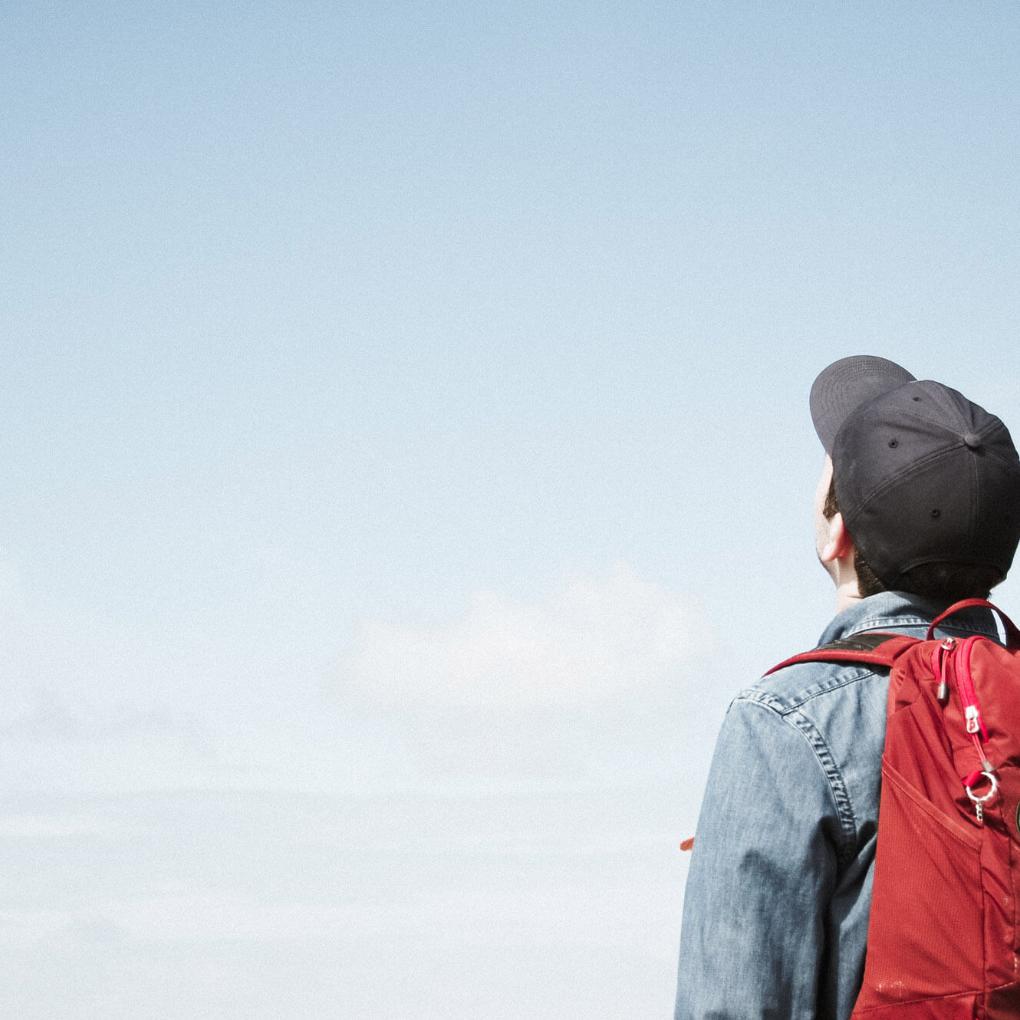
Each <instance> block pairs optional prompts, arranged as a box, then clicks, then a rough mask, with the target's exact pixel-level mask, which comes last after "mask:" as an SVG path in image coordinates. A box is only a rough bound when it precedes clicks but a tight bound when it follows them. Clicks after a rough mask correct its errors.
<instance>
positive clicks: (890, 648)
mask: <svg viewBox="0 0 1020 1020" xmlns="http://www.w3.org/2000/svg"><path fill="white" fill-rule="evenodd" d="M918 641H919V638H914V637H908V636H907V635H906V634H887V633H885V632H884V631H868V632H866V633H863V634H855V635H854V636H853V637H850V638H847V639H845V640H843V641H833V643H832V644H831V645H822V646H821V647H820V648H813V649H812V650H811V651H810V652H801V653H800V655H793V656H791V657H790V658H789V659H784V660H783V661H782V662H781V663H779V665H778V666H773V667H772V668H771V669H770V670H769V671H768V672H767V673H766V674H765V676H769V675H770V674H772V673H775V672H776V671H777V670H780V669H785V668H786V667H787V666H793V665H795V664H796V663H798V662H860V663H863V664H865V665H868V666H885V667H887V668H889V669H891V668H892V666H893V663H894V662H895V661H896V660H897V659H898V658H899V657H900V656H901V655H902V654H903V653H904V652H905V651H906V650H907V649H908V648H910V647H911V646H913V645H916V644H917V643H918Z"/></svg>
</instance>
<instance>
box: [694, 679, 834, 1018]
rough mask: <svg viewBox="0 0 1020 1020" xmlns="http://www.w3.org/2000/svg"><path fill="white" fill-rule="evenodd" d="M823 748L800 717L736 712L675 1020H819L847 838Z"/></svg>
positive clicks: (712, 805)
mask: <svg viewBox="0 0 1020 1020" xmlns="http://www.w3.org/2000/svg"><path fill="white" fill-rule="evenodd" d="M816 736H817V735H816V734H815V733H814V731H813V730H811V728H810V724H808V723H807V721H806V720H804V719H802V718H800V717H796V715H795V713H792V714H791V715H789V716H784V715H781V714H779V713H778V712H777V711H775V710H774V709H773V708H771V707H770V706H769V705H768V704H763V703H762V702H759V701H756V700H752V699H744V698H738V699H737V700H736V701H734V702H733V704H732V705H731V706H730V709H729V711H728V713H727V715H726V718H725V720H724V722H723V727H722V730H721V732H720V734H719V739H718V742H717V744H716V749H715V754H714V756H713V759H712V766H711V769H710V771H709V779H708V785H707V787H706V791H705V798H704V801H703V803H702V808H701V816H700V818H699V820H698V827H697V830H696V833H695V842H694V852H693V855H692V857H691V863H690V871H689V874H688V878H687V886H686V890H685V895H684V911H683V926H682V930H681V937H680V963H679V970H678V981H677V999H676V1014H675V1017H676V1020H756V1018H766V1017H768V1018H770V1020H813V1018H815V1017H816V1015H817V1000H818V991H819V985H820V980H821V967H822V963H823V959H824V957H825V945H824V942H825V938H824V931H825V915H826V910H827V906H828V903H829V899H830V897H831V895H832V890H833V888H834V886H835V880H836V867H837V852H838V847H837V845H836V841H837V840H838V839H839V838H840V837H839V832H840V829H839V819H838V814H837V808H836V804H835V801H834V799H833V795H832V791H831V787H830V785H829V782H828V779H827V777H826V774H825V771H824V770H823V767H822V764H821V762H820V761H819V758H818V755H817V753H816V750H815V747H813V746H812V743H813V742H814V738H815V737H816ZM818 740H819V741H820V738H818ZM816 746H817V744H816Z"/></svg>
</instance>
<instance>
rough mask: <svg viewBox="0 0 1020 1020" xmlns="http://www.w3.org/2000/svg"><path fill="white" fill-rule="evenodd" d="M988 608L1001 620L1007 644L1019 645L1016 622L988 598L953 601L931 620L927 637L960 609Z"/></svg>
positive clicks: (1019, 637) (1019, 631)
mask: <svg viewBox="0 0 1020 1020" xmlns="http://www.w3.org/2000/svg"><path fill="white" fill-rule="evenodd" d="M976 608H981V609H990V610H991V611H992V612H993V613H998V615H999V619H1000V620H1002V626H1003V629H1004V630H1005V631H1006V639H1007V644H1009V645H1011V646H1012V647H1013V648H1016V647H1017V646H1018V645H1020V630H1017V626H1016V624H1015V623H1014V622H1013V621H1012V620H1011V619H1010V618H1009V617H1008V616H1007V615H1006V614H1005V613H1004V612H1003V611H1002V610H1001V609H1000V608H999V607H998V606H996V605H993V604H992V603H991V602H989V601H988V599H963V600H962V601H960V602H954V603H953V604H952V605H951V606H950V607H949V608H948V609H947V610H946V611H945V612H943V613H939V615H938V616H936V617H935V619H934V620H932V621H931V626H930V627H929V628H928V637H929V639H930V638H932V637H934V635H935V628H936V627H937V626H938V625H939V624H940V623H942V621H943V620H945V619H947V618H948V617H950V616H952V615H953V614H954V613H958V612H960V611H961V610H962V609H976Z"/></svg>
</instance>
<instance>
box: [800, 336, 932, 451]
mask: <svg viewBox="0 0 1020 1020" xmlns="http://www.w3.org/2000/svg"><path fill="white" fill-rule="evenodd" d="M908 382H914V377H913V376H912V375H911V374H910V373H909V372H908V371H907V370H906V369H905V368H903V367H901V366H900V365H897V364H896V362H895V361H889V360H887V359H886V358H879V357H875V356H874V355H871V354H855V355H854V356H853V357H850V358H841V359H840V360H839V361H834V362H833V363H832V364H831V365H829V367H828V368H824V369H822V371H821V372H820V373H819V375H818V378H817V379H815V381H814V384H813V385H812V387H811V398H810V403H811V420H812V421H813V422H814V426H815V432H817V433H818V438H819V439H820V440H821V441H822V446H824V447H825V452H826V453H830V454H831V453H832V442H833V440H834V439H835V438H836V433H837V432H838V431H839V429H840V426H841V425H842V424H843V422H845V421H846V419H847V417H848V416H849V415H850V412H851V411H853V410H854V409H855V408H857V407H860V406H861V404H863V403H865V402H866V401H868V400H873V399H874V398H875V397H878V396H881V395H882V394H883V393H888V392H889V391H890V390H894V389H896V388H897V387H898V386H902V385H903V384H904V383H908Z"/></svg>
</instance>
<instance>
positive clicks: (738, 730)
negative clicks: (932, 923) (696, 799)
mask: <svg viewBox="0 0 1020 1020" xmlns="http://www.w3.org/2000/svg"><path fill="white" fill-rule="evenodd" d="M942 608H944V607H943V606H940V605H938V604H935V603H932V602H930V601H927V600H924V599H920V598H918V597H916V596H913V595H907V594H904V593H903V592H882V593H881V594H878V595H872V596H871V597H869V598H866V599H863V600H861V601H860V602H858V603H855V604H854V605H853V606H851V607H850V608H848V609H846V610H844V611H843V612H841V613H840V614H839V615H838V616H837V617H836V618H835V619H834V620H833V621H832V623H830V624H829V626H828V627H827V628H826V630H825V632H824V633H823V634H822V637H821V641H820V642H819V643H820V644H827V643H828V642H830V641H834V640H836V639H837V638H844V637H848V636H849V635H851V634H857V633H860V632H862V631H873V630H889V631H898V632H900V633H904V634H911V635H914V636H917V637H921V638H923V637H924V636H925V632H926V630H927V627H928V623H929V621H930V620H931V619H932V618H933V617H934V616H935V615H937V613H938V612H939V611H940V610H941V609H942ZM939 633H940V634H942V633H947V634H955V635H957V636H958V635H960V634H967V633H981V634H986V635H987V636H989V637H992V638H996V639H997V631H996V627H995V623H994V620H993V618H992V616H991V614H990V613H988V612H986V611H984V610H977V611H975V610H970V611H968V612H966V613H962V614H959V615H958V616H954V617H952V618H951V620H949V621H947V626H946V627H945V628H942V627H940V628H939ZM796 650H797V649H791V653H792V652H794V651H796ZM888 689H889V679H888V671H887V670H884V669H878V670H877V671H875V670H873V669H871V668H870V667H868V666H865V665H856V664H849V665H848V664H836V663H800V664H797V665H794V666H789V667H787V668H786V669H783V670H780V671H779V672H777V673H774V674H773V675H772V676H768V677H765V678H763V679H761V680H759V681H758V682H757V683H755V684H753V685H752V686H751V687H749V688H747V689H746V690H744V691H742V692H741V693H740V694H739V695H737V697H736V698H735V699H734V701H733V702H732V704H731V705H730V707H729V710H728V712H727V714H726V718H725V720H724V722H723V726H722V730H721V732H720V734H719V738H718V742H717V744H716V748H715V754H714V756H713V759H712V767H711V770H710V772H709V778H708V784H707V786H706V790H705V797H704V801H703V803H702V808H701V816H700V818H699V820H698V827H697V833H696V838H695V845H694V852H693V855H692V857H691V863H690V872H689V874H688V878H687V887H686V892H685V896H684V911H683V927H682V932H681V939H680V964H679V972H678V981H677V998H676V1014H675V1017H676V1020H756V1018H765V1017H769V1018H773V1020H845V1018H847V1017H849V1016H850V1012H851V1010H852V1009H853V1004H854V1000H855V999H856V997H857V993H858V990H859V988H860V984H861V978H862V976H863V972H864V948H865V941H866V937H867V929H868V911H869V908H870V905H871V877H872V865H873V863H874V859H875V835H876V829H877V824H878V796H879V776H880V769H881V757H882V745H883V742H884V740H885V714H886V695H887V693H888Z"/></svg>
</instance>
